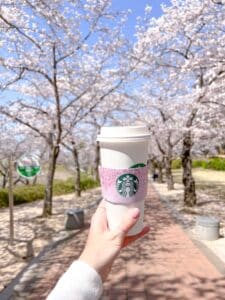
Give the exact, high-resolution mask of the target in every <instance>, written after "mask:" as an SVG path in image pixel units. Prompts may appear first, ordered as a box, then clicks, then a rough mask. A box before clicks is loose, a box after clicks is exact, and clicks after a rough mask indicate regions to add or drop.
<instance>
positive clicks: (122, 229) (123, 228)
mask: <svg viewBox="0 0 225 300" xmlns="http://www.w3.org/2000/svg"><path fill="white" fill-rule="evenodd" d="M139 216H140V210H139V209H138V208H131V209H129V210H128V211H127V213H126V214H125V215H124V218H123V221H122V223H121V224H120V226H119V227H118V228H117V230H116V234H117V235H119V236H120V238H124V237H125V236H126V234H127V233H128V231H129V230H130V229H131V228H132V227H133V226H134V224H135V223H136V222H137V220H138V218H139Z"/></svg>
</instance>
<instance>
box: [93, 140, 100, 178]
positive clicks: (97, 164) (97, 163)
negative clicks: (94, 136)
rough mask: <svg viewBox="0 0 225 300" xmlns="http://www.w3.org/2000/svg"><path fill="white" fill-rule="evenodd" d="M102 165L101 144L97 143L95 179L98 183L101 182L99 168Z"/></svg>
mask: <svg viewBox="0 0 225 300" xmlns="http://www.w3.org/2000/svg"><path fill="white" fill-rule="evenodd" d="M99 165H100V144H99V142H97V144H96V147H95V163H94V178H95V180H96V181H100V178H99V173H98V167H99Z"/></svg>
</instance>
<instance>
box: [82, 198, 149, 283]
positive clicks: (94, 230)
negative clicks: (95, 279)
mask: <svg viewBox="0 0 225 300" xmlns="http://www.w3.org/2000/svg"><path fill="white" fill-rule="evenodd" d="M139 215H140V211H139V209H138V208H130V209H129V210H128V211H127V213H126V215H125V216H124V219H123V222H122V223H121V224H120V226H118V228H117V229H114V230H110V229H109V228H108V224H107V218H106V210H105V206H104V202H103V201H102V202H101V203H100V205H99V206H98V208H97V210H96V212H95V214H94V215H93V217H92V220H91V227H90V231H89V235H88V239H87V243H86V246H85V248H84V251H83V252H82V254H81V256H80V258H79V259H80V260H83V261H85V262H86V263H88V264H89V265H90V266H91V267H93V268H94V269H95V270H96V271H97V272H98V273H99V274H100V276H101V278H102V280H103V281H104V280H105V279H106V277H107V275H108V273H109V271H110V269H111V267H112V264H113V262H114V260H115V258H116V257H117V256H118V254H119V253H120V250H121V249H122V248H124V247H126V246H128V245H130V244H131V243H132V242H134V241H136V240H137V239H139V238H140V237H142V236H143V235H145V234H146V233H147V232H149V227H148V226H146V227H144V228H143V229H142V231H141V232H140V233H139V234H137V235H134V236H126V235H127V233H128V231H129V230H130V229H131V228H132V227H133V226H134V224H135V223H136V222H137V220H138V218H139Z"/></svg>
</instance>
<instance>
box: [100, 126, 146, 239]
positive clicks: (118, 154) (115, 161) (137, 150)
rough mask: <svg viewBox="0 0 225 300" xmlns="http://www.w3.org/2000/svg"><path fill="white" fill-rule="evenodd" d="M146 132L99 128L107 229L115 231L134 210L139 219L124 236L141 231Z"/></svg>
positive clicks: (136, 128) (132, 128)
mask: <svg viewBox="0 0 225 300" xmlns="http://www.w3.org/2000/svg"><path fill="white" fill-rule="evenodd" d="M149 136H150V134H149V131H148V128H147V127H146V126H126V127H102V128H101V132H100V134H99V135H98V137H97V140H98V141H99V142H100V156H101V166H100V168H99V173H100V180H101V188H102V194H103V198H104V200H105V203H106V214H107V221H108V225H109V228H110V229H114V228H116V227H118V226H119V225H120V224H121V222H122V220H123V218H124V215H125V213H126V212H127V210H128V209H129V208H131V207H137V208H139V210H140V217H139V219H138V221H137V223H136V224H135V225H134V226H133V228H132V229H131V230H130V231H129V232H128V235H129V236H131V235H135V234H138V233H139V232H141V230H142V229H143V219H144V200H145V196H146V193H147V181H148V176H147V172H148V170H147V168H148V167H147V159H148V140H149Z"/></svg>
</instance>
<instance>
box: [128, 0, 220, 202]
mask: <svg viewBox="0 0 225 300" xmlns="http://www.w3.org/2000/svg"><path fill="white" fill-rule="evenodd" d="M149 11H150V8H149V7H147V9H146V17H145V18H144V19H143V23H140V24H139V26H138V28H137V38H138V42H137V43H136V45H135V47H134V55H133V58H134V59H135V60H138V61H139V71H140V72H141V74H142V76H143V77H146V76H148V77H149V74H152V78H153V79H154V78H155V77H157V76H159V77H160V78H161V80H164V81H165V80H167V78H169V80H168V84H169V88H170V90H171V94H173V95H174V99H176V100H177V101H178V100H179V101H180V103H182V105H183V111H182V113H181V116H183V121H182V122H181V123H180V125H179V127H180V128H182V132H183V137H182V151H181V158H182V166H183V183H184V203H185V204H186V205H189V206H192V205H194V204H195V203H196V193H195V182H194V178H193V176H192V170H191V162H192V161H191V151H192V147H193V143H194V133H195V132H196V131H198V128H199V120H201V128H203V127H204V121H205V122H207V120H205V119H204V113H205V111H206V110H208V113H210V114H211V115H214V118H218V114H215V109H216V110H217V108H218V107H220V108H221V107H223V106H224V97H223V94H224V93H223V88H222V87H223V82H224V78H225V60H224V57H225V51H224V49H225V48H224V45H225V34H224V19H225V5H224V3H223V1H211V0H204V1H196V0H191V1H186V0H172V1H171V6H170V7H165V6H163V11H164V14H163V15H162V16H161V17H160V18H158V19H149V18H148V16H147V15H148V12H149ZM218 41H219V43H218ZM171 83H172V84H171ZM156 88H157V87H155V89H156ZM215 90H217V92H215ZM171 100H172V99H171V98H170V101H171ZM172 101H173V100H172ZM170 104H171V103H170V102H169V101H168V103H167V105H168V106H167V107H170ZM203 107H204V109H203ZM216 107H217V108H216ZM213 129H214V130H215V128H213ZM201 130H202V129H201Z"/></svg>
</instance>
